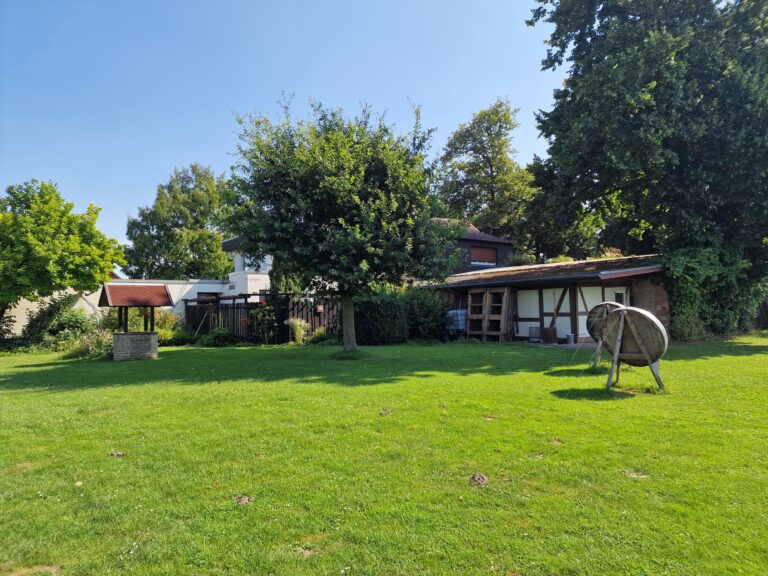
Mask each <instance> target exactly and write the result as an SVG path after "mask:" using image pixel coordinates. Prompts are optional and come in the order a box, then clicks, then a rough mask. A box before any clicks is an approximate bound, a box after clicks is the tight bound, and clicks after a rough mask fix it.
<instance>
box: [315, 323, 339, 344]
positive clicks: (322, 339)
mask: <svg viewBox="0 0 768 576" xmlns="http://www.w3.org/2000/svg"><path fill="white" fill-rule="evenodd" d="M307 342H308V343H309V344H334V343H336V344H337V343H338V342H339V337H338V336H337V335H335V334H332V333H331V332H329V331H328V329H327V328H326V327H325V326H320V327H318V328H316V329H315V331H314V332H313V333H312V336H310V338H309V340H308V341H307Z"/></svg>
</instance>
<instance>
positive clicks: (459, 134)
mask: <svg viewBox="0 0 768 576" xmlns="http://www.w3.org/2000/svg"><path fill="white" fill-rule="evenodd" d="M516 113H517V110H514V109H513V108H512V106H511V105H510V103H509V101H508V100H507V99H505V98H499V99H498V100H497V101H496V102H494V103H493V104H492V105H491V106H489V107H488V108H485V109H483V110H480V111H479V112H476V113H475V114H474V115H473V116H472V120H470V121H469V122H467V123H464V124H461V125H459V127H458V128H457V129H456V131H455V132H454V133H453V134H452V135H451V137H450V138H449V139H448V142H447V143H446V145H445V149H444V151H443V154H442V157H441V167H442V174H441V178H440V180H441V182H440V185H439V191H440V194H441V196H442V198H443V200H444V201H445V203H446V205H447V206H448V208H449V209H450V211H451V213H452V215H453V216H456V217H460V218H465V219H468V220H471V221H472V222H473V223H474V224H476V225H477V226H478V227H479V228H480V229H481V230H482V231H483V232H488V233H490V234H496V235H498V236H502V237H504V238H508V239H510V240H513V241H515V242H516V245H517V246H518V250H520V249H521V248H522V249H523V250H526V249H528V248H529V247H530V237H529V234H528V230H527V226H526V224H525V209H526V206H527V204H528V202H530V200H531V199H532V198H533V196H534V195H535V189H534V187H533V185H532V180H533V178H532V176H531V174H530V173H529V172H528V171H527V170H526V169H525V168H521V167H520V166H519V165H518V164H517V163H516V162H515V161H514V154H515V150H514V149H513V148H512V131H513V130H514V129H515V128H517V127H518V122H517V119H516V117H515V115H516Z"/></svg>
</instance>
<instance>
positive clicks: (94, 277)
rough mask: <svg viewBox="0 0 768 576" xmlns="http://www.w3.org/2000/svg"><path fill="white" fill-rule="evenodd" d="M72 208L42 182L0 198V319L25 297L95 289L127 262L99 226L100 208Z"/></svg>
mask: <svg viewBox="0 0 768 576" xmlns="http://www.w3.org/2000/svg"><path fill="white" fill-rule="evenodd" d="M73 207H74V206H73V204H71V203H69V202H65V201H64V200H63V199H62V197H61V194H59V191H58V189H57V187H56V185H55V184H53V183H51V182H39V181H37V180H32V181H30V182H25V183H23V184H18V185H14V186H9V187H8V188H7V189H6V191H5V195H4V196H2V197H0V320H2V318H3V316H4V315H5V312H6V311H7V310H8V309H9V308H10V307H12V306H13V305H15V304H16V303H17V302H18V301H19V300H21V299H22V298H27V299H29V300H35V299H37V298H39V297H41V296H50V295H52V294H54V293H55V292H58V291H60V290H64V289H67V288H73V289H75V290H77V291H88V290H93V289H95V288H96V287H98V285H99V284H100V283H101V282H103V281H105V280H108V279H109V274H110V272H112V271H113V270H114V268H115V266H116V265H121V264H123V263H124V260H123V252H122V249H121V248H120V246H119V245H118V243H117V241H116V240H113V239H111V238H107V237H106V236H105V235H104V234H102V233H101V232H100V231H99V229H98V228H97V227H96V219H97V218H98V215H99V208H97V207H95V206H93V205H89V206H88V208H87V209H86V211H85V212H84V213H82V214H77V213H74V212H73V211H72V209H73Z"/></svg>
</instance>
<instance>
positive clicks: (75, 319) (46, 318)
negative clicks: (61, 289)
mask: <svg viewBox="0 0 768 576" xmlns="http://www.w3.org/2000/svg"><path fill="white" fill-rule="evenodd" d="M77 298H78V296H77V294H68V295H66V296H59V297H54V298H51V300H50V301H48V302H47V303H46V304H44V305H43V306H41V307H40V308H38V309H37V310H36V311H35V312H33V313H32V314H30V316H29V321H28V322H27V325H26V326H24V330H23V331H22V338H23V339H24V340H26V341H27V342H30V343H33V344H46V345H51V344H52V345H53V347H56V345H55V343H56V342H59V341H66V340H72V339H75V338H77V337H78V336H80V335H82V334H86V333H88V332H92V331H94V330H96V328H97V325H96V322H95V321H94V320H93V319H91V318H89V317H88V316H87V315H86V313H85V312H83V311H82V310H74V309H73V308H72V305H73V304H74V303H75V301H76V300H77Z"/></svg>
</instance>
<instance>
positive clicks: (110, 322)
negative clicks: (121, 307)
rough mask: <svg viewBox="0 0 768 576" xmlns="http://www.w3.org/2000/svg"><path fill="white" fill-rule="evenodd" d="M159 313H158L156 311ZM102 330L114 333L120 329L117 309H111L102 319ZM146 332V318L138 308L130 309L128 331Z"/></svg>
mask: <svg viewBox="0 0 768 576" xmlns="http://www.w3.org/2000/svg"><path fill="white" fill-rule="evenodd" d="M155 312H157V311H155ZM100 324H101V328H103V329H104V330H110V331H112V332H114V331H116V330H117V329H118V326H117V308H110V309H109V312H107V313H106V314H105V315H104V317H103V318H102V319H101V323H100ZM143 330H144V317H143V316H142V314H141V313H140V311H139V309H138V308H128V331H129V332H142V331H143Z"/></svg>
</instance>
